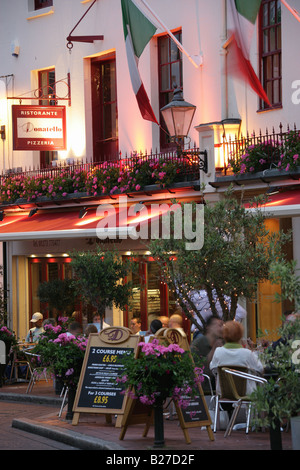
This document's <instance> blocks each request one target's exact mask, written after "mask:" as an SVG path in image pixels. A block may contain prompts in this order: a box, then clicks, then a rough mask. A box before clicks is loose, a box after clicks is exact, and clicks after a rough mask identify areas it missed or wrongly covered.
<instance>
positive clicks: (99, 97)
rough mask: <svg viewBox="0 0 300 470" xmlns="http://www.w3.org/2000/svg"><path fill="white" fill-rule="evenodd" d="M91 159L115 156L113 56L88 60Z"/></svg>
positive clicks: (114, 77)
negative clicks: (90, 91)
mask: <svg viewBox="0 0 300 470" xmlns="http://www.w3.org/2000/svg"><path fill="white" fill-rule="evenodd" d="M91 88H92V122H93V157H94V162H100V161H105V160H114V159H118V150H119V140H118V108H117V81H116V59H115V57H109V58H106V59H103V58H98V57H97V58H96V59H92V62H91Z"/></svg>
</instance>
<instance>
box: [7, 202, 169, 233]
mask: <svg viewBox="0 0 300 470" xmlns="http://www.w3.org/2000/svg"><path fill="white" fill-rule="evenodd" d="M135 206H137V205H135ZM140 208H141V209H142V210H140V211H139V212H137V213H136V212H135V211H134V208H133V206H131V207H129V208H128V207H125V208H119V207H118V206H116V207H114V206H112V205H107V206H106V205H99V206H98V207H97V208H88V210H87V213H86V215H85V216H84V217H83V218H80V217H79V213H80V210H81V209H82V206H81V207H80V208H78V209H77V210H68V211H67V210H61V211H52V210H48V211H47V210H38V212H37V213H36V214H34V215H33V216H32V217H29V212H28V211H26V212H18V213H17V214H14V215H13V214H12V215H10V214H9V213H7V214H5V216H4V218H3V220H2V221H1V222H0V241H10V240H31V239H46V238H49V237H53V238H85V237H96V236H98V237H99V238H102V237H103V238H118V237H121V238H127V237H130V235H131V234H134V233H135V230H137V231H138V227H142V226H143V225H145V224H148V222H149V221H150V220H153V219H157V220H158V219H159V215H160V214H162V213H166V212H168V210H169V208H170V206H169V204H160V205H157V206H154V208H150V207H146V206H140Z"/></svg>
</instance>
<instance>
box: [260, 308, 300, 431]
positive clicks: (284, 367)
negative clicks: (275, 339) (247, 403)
mask: <svg viewBox="0 0 300 470" xmlns="http://www.w3.org/2000/svg"><path fill="white" fill-rule="evenodd" d="M279 335H280V336H281V341H280V342H279V343H278V345H277V346H276V347H272V346H270V347H267V348H266V349H265V350H264V351H263V352H262V353H261V357H260V359H261V360H262V362H263V363H264V364H265V367H266V369H267V370H269V371H270V372H272V374H274V378H271V379H270V380H269V381H268V383H267V384H265V385H263V386H260V387H257V389H256V391H255V392H253V393H252V395H251V399H252V401H253V405H254V408H255V410H256V414H257V415H256V418H255V422H256V424H257V425H259V426H273V427H275V424H276V422H277V421H279V422H282V421H283V420H284V419H289V418H290V417H292V416H296V415H297V414H298V413H299V412H300V364H299V362H300V361H299V345H300V317H299V315H298V316H295V321H293V322H286V323H285V324H284V325H283V327H281V328H280V329H279ZM297 350H298V351H297Z"/></svg>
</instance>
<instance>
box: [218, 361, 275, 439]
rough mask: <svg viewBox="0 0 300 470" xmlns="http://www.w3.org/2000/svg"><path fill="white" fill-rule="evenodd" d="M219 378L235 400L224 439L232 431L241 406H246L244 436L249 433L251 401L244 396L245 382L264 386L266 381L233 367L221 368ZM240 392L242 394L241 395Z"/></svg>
mask: <svg viewBox="0 0 300 470" xmlns="http://www.w3.org/2000/svg"><path fill="white" fill-rule="evenodd" d="M220 369H221V377H222V379H221V380H222V384H223V385H224V384H225V387H226V391H227V393H228V394H230V396H231V397H232V398H235V401H233V402H232V403H233V404H234V411H233V413H232V416H231V418H230V421H229V423H228V426H227V429H226V431H225V434H224V437H227V436H230V434H231V431H232V429H233V426H234V423H235V421H236V418H237V416H238V413H239V411H240V409H241V406H242V405H246V406H247V423H246V434H247V433H248V431H249V425H250V416H251V399H250V397H248V396H247V395H245V391H246V386H247V380H251V381H253V382H256V383H259V384H262V385H263V384H265V383H266V382H267V380H266V379H264V378H263V377H258V376H256V375H253V374H249V373H248V372H245V371H243V370H241V368H237V367H236V366H234V367H233V368H230V367H221V368H220ZM241 392H242V393H241Z"/></svg>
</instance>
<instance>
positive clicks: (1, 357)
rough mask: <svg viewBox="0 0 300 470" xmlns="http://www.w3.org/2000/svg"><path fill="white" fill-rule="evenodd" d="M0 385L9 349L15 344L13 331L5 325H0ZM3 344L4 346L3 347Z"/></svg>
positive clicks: (15, 339)
mask: <svg viewBox="0 0 300 470" xmlns="http://www.w3.org/2000/svg"><path fill="white" fill-rule="evenodd" d="M0 341H2V343H0V387H2V383H3V382H4V375H5V370H6V365H7V362H8V357H9V353H10V350H11V348H12V347H13V346H15V345H16V344H17V338H16V337H15V334H14V332H13V331H12V330H11V329H10V328H8V327H7V326H5V325H2V326H0ZM3 345H4V347H3Z"/></svg>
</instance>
